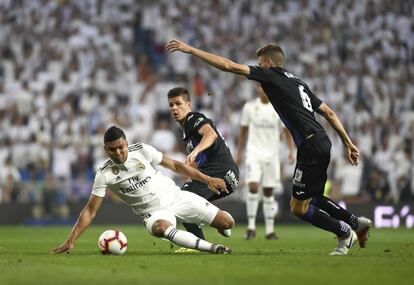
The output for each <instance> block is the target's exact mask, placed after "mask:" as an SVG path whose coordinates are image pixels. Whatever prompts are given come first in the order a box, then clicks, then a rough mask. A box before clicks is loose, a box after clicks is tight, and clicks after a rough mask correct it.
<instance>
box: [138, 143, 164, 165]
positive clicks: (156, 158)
mask: <svg viewBox="0 0 414 285" xmlns="http://www.w3.org/2000/svg"><path fill="white" fill-rule="evenodd" d="M142 149H143V152H144V156H145V157H146V158H147V159H148V161H149V162H150V163H151V164H152V165H158V164H160V163H161V161H162V157H163V154H162V152H160V151H158V150H157V149H156V148H155V147H152V146H150V145H147V144H142Z"/></svg>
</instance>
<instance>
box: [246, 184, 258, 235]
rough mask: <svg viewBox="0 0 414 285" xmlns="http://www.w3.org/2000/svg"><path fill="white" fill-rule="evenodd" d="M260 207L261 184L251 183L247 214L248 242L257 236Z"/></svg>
mask: <svg viewBox="0 0 414 285" xmlns="http://www.w3.org/2000/svg"><path fill="white" fill-rule="evenodd" d="M258 206H259V183H258V182H250V183H249V191H248V192H247V199H246V212H247V231H246V236H245V239H246V240H251V239H253V238H254V236H255V235H256V215H257V208H258Z"/></svg>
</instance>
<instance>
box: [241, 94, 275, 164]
mask: <svg viewBox="0 0 414 285" xmlns="http://www.w3.org/2000/svg"><path fill="white" fill-rule="evenodd" d="M241 126H243V127H248V128H249V135H248V139H247V146H246V159H247V160H248V159H249V158H254V159H255V160H258V161H270V160H278V159H279V143H280V129H281V121H280V119H279V116H278V115H277V113H276V111H275V110H274V109H273V106H272V104H270V102H269V103H268V104H263V103H262V102H261V101H260V98H257V99H254V100H251V101H248V102H246V104H245V105H244V107H243V112H242V118H241Z"/></svg>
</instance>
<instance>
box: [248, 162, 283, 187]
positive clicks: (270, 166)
mask: <svg viewBox="0 0 414 285" xmlns="http://www.w3.org/2000/svg"><path fill="white" fill-rule="evenodd" d="M252 182H256V183H260V184H261V185H262V187H264V188H273V187H276V186H278V185H280V161H279V160H278V159H276V160H272V161H268V162H261V161H258V160H256V159H254V158H247V159H246V184H249V183H252Z"/></svg>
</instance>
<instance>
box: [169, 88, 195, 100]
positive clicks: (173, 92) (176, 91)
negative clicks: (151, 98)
mask: <svg viewBox="0 0 414 285" xmlns="http://www.w3.org/2000/svg"><path fill="white" fill-rule="evenodd" d="M178 96H183V97H184V100H185V101H187V102H190V101H191V97H190V93H188V90H187V89H185V88H184V87H174V88H173V89H170V91H168V94H167V97H168V99H171V98H174V97H178Z"/></svg>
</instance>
